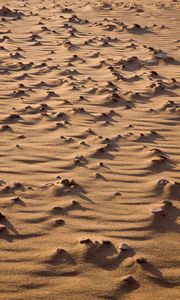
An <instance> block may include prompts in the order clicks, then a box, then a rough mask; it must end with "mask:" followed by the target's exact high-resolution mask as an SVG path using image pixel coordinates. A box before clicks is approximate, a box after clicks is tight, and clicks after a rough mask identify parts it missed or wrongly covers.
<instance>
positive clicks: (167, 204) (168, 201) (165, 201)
mask: <svg viewBox="0 0 180 300" xmlns="http://www.w3.org/2000/svg"><path fill="white" fill-rule="evenodd" d="M163 204H164V205H166V206H173V203H172V202H171V201H170V200H164V201H163Z"/></svg>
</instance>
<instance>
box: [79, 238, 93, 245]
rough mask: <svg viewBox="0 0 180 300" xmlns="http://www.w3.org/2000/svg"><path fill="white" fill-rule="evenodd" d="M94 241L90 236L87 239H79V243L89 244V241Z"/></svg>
mask: <svg viewBox="0 0 180 300" xmlns="http://www.w3.org/2000/svg"><path fill="white" fill-rule="evenodd" d="M91 242H92V241H91V240H90V239H89V238H87V239H81V240H80V241H79V243H80V244H88V243H91Z"/></svg>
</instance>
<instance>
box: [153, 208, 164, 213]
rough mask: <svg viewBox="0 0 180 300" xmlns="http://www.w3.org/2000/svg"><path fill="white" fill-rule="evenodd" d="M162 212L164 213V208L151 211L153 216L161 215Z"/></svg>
mask: <svg viewBox="0 0 180 300" xmlns="http://www.w3.org/2000/svg"><path fill="white" fill-rule="evenodd" d="M161 212H163V208H162V207H157V208H153V209H152V210H151V213H152V214H159V213H161Z"/></svg>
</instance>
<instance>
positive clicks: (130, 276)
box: [122, 275, 134, 282]
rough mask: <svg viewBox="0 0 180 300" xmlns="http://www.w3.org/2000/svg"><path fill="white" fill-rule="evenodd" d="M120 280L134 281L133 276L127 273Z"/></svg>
mask: <svg viewBox="0 0 180 300" xmlns="http://www.w3.org/2000/svg"><path fill="white" fill-rule="evenodd" d="M122 280H123V281H127V282H132V281H134V277H133V276H132V275H127V276H125V277H123V279H122Z"/></svg>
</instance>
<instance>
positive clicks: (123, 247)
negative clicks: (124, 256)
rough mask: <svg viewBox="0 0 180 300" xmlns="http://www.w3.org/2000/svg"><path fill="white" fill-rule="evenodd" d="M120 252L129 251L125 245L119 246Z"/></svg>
mask: <svg viewBox="0 0 180 300" xmlns="http://www.w3.org/2000/svg"><path fill="white" fill-rule="evenodd" d="M119 248H120V250H122V251H127V250H130V247H129V246H128V245H127V244H124V243H123V244H121V245H120V247H119Z"/></svg>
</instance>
